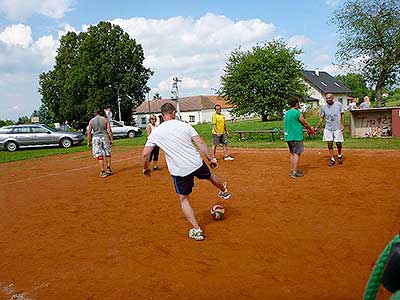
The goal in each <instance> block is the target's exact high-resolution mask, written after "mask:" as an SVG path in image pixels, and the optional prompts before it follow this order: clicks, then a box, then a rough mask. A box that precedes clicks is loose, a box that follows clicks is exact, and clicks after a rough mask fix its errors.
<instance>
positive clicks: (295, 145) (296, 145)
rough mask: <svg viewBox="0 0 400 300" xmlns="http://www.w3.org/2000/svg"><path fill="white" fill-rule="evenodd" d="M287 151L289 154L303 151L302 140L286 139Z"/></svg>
mask: <svg viewBox="0 0 400 300" xmlns="http://www.w3.org/2000/svg"><path fill="white" fill-rule="evenodd" d="M287 144H288V146H289V151H290V153H291V154H299V155H300V154H302V153H303V152H304V144H303V141H288V142H287Z"/></svg>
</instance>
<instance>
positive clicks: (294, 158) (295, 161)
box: [293, 154, 300, 173]
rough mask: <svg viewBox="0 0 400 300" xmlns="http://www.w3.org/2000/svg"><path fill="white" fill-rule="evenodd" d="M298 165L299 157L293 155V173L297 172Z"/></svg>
mask: <svg viewBox="0 0 400 300" xmlns="http://www.w3.org/2000/svg"><path fill="white" fill-rule="evenodd" d="M299 163H300V155H299V154H293V172H294V173H296V172H297V170H298V169H299Z"/></svg>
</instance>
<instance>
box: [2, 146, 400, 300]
mask: <svg viewBox="0 0 400 300" xmlns="http://www.w3.org/2000/svg"><path fill="white" fill-rule="evenodd" d="M232 155H233V156H234V157H235V158H236V159H235V161H232V162H224V161H221V163H220V166H219V168H218V169H217V170H216V171H215V172H216V173H217V174H218V175H220V176H221V177H223V178H224V179H226V180H227V181H228V182H229V186H228V188H229V190H230V191H231V193H232V198H231V199H230V200H228V201H224V200H219V199H218V197H217V190H216V189H215V188H214V187H212V186H211V184H210V183H209V182H207V181H196V186H195V189H194V191H193V194H192V205H193V207H194V209H195V211H196V213H197V216H198V219H199V221H200V224H201V226H202V227H203V229H204V230H205V233H206V240H205V241H203V242H196V241H194V240H191V239H189V238H188V237H187V232H188V230H189V229H190V225H189V223H188V222H187V221H186V219H185V218H184V217H183V215H182V213H181V210H180V206H179V202H178V200H177V197H176V195H175V192H174V188H173V183H172V180H171V177H170V175H169V173H168V170H167V168H166V167H165V162H162V166H163V170H161V171H159V172H155V173H153V174H152V175H153V176H152V177H151V178H150V179H148V178H144V177H143V176H142V169H141V165H140V150H132V151H131V152H124V153H118V152H117V151H115V153H114V156H113V160H114V163H113V170H114V173H115V174H114V175H113V176H111V177H107V178H100V177H98V169H97V165H96V162H95V161H94V160H93V159H92V158H91V157H90V154H89V152H87V153H77V154H72V155H66V156H54V157H48V158H44V159H35V160H30V161H19V162H14V163H5V164H0V191H1V192H0V236H1V238H0V299H1V300H5V299H25V300H26V299H31V300H34V299H36V300H39V299H43V300H60V299H62V300H115V299H121V300H130V299H132V300H135V299H140V300H143V299H154V300H156V299H157V300H158V299H159V300H164V299H174V300H180V299H188V300H189V299H190V300H207V299H260V300H261V299H268V300H274V299H296V300H313V299H315V300H317V299H318V300H320V299H329V300H335V299H338V300H339V299H340V300H348V299H354V300H355V299H361V298H362V294H363V291H364V287H365V284H366V281H367V279H368V277H369V273H370V271H371V269H372V267H373V265H374V263H375V260H376V258H377V257H378V255H379V254H380V252H381V250H382V249H383V248H384V246H385V245H386V243H387V242H388V241H389V240H391V239H392V238H393V236H394V235H395V234H396V233H397V232H398V231H399V229H400V201H399V195H400V180H399V179H400V160H399V155H400V151H393V150H392V151H373V150H369V151H361V150H351V151H350V150H346V149H345V162H344V164H343V165H342V166H337V165H336V166H334V167H328V166H327V159H328V156H327V151H326V150H325V149H322V150H310V149H306V152H305V154H304V157H303V159H302V162H301V164H302V169H303V170H304V173H305V176H304V177H303V178H297V179H291V178H289V177H288V173H289V159H288V153H287V150H241V149H232ZM161 156H163V155H162V154H161ZM216 203H221V204H223V205H224V206H225V207H226V215H225V219H224V220H222V221H213V220H212V219H211V217H210V214H209V209H210V207H211V206H212V205H213V204H216ZM387 296H388V294H386V293H384V292H382V291H381V292H380V297H381V299H384V298H386V297H387ZM13 297H14V298H13Z"/></svg>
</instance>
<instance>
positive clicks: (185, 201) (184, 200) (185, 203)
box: [178, 194, 200, 229]
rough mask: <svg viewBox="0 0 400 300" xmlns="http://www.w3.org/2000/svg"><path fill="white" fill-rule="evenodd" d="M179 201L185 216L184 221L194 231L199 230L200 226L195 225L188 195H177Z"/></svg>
mask: <svg viewBox="0 0 400 300" xmlns="http://www.w3.org/2000/svg"><path fill="white" fill-rule="evenodd" d="M178 198H179V201H180V202H181V208H182V212H183V214H184V215H185V217H186V219H187V220H188V221H189V222H190V224H192V226H193V227H194V228H196V229H199V228H200V226H199V224H198V223H197V220H196V216H195V215H194V211H193V208H192V206H191V205H190V202H189V195H179V194H178Z"/></svg>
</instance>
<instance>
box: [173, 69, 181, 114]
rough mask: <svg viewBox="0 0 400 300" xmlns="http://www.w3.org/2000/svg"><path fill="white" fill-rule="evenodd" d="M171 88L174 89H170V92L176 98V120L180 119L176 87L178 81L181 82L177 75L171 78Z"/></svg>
mask: <svg viewBox="0 0 400 300" xmlns="http://www.w3.org/2000/svg"><path fill="white" fill-rule="evenodd" d="M172 81H173V82H172V88H174V89H175V91H172V94H173V95H175V99H176V112H177V115H178V120H181V111H180V108H179V89H178V82H182V80H181V79H178V77H174V78H172Z"/></svg>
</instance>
